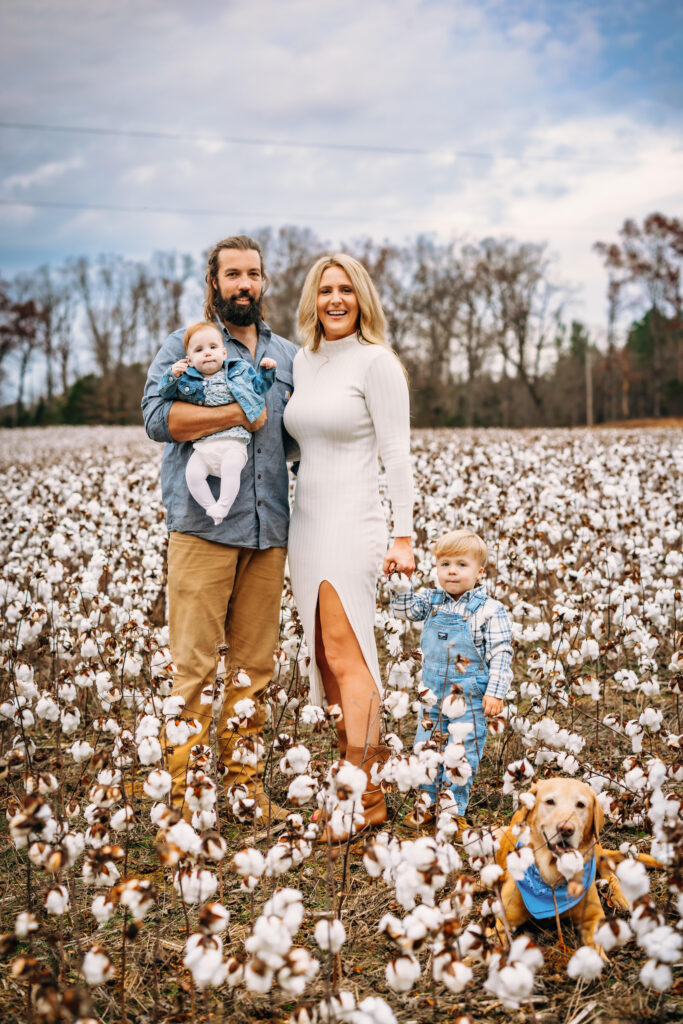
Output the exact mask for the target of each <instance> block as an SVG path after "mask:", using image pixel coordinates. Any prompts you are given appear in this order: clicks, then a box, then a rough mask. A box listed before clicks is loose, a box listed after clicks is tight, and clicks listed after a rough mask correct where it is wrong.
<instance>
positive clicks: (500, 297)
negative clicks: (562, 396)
mask: <svg viewBox="0 0 683 1024" xmlns="http://www.w3.org/2000/svg"><path fill="white" fill-rule="evenodd" d="M545 248H546V247H545V245H539V244H536V243H532V242H522V243H519V242H516V241H515V240H514V239H510V238H508V239H504V240H502V241H499V240H496V239H492V238H489V239H485V240H484V241H483V242H482V243H481V249H482V257H483V258H482V263H481V273H482V276H483V278H484V281H485V288H486V292H487V302H488V307H489V313H490V315H491V317H492V329H493V332H494V337H495V340H496V344H497V347H498V350H499V351H500V354H501V356H502V357H503V375H504V376H505V375H506V373H507V367H508V366H511V367H512V369H513V370H514V372H515V374H516V376H517V379H518V380H519V381H520V382H521V383H522V384H523V385H524V387H525V389H526V391H527V392H528V394H529V396H530V397H531V400H532V402H533V405H534V407H535V410H536V413H537V416H538V417H539V419H541V418H542V417H543V414H544V406H543V396H542V393H541V388H540V378H541V372H542V358H543V354H544V351H545V349H546V348H547V347H548V345H549V343H550V342H551V341H552V340H553V338H554V336H555V333H556V331H557V325H558V323H559V320H560V316H561V313H562V305H563V299H564V294H563V290H562V289H561V288H560V286H558V285H557V284H555V283H553V282H552V281H551V280H550V277H549V268H550V261H549V259H548V257H547V256H546V253H545Z"/></svg>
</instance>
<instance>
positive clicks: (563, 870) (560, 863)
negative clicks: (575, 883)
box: [557, 850, 583, 881]
mask: <svg viewBox="0 0 683 1024" xmlns="http://www.w3.org/2000/svg"><path fill="white" fill-rule="evenodd" d="M557 870H558V871H559V872H560V874H561V875H562V877H563V878H566V879H567V881H569V879H570V878H574V876H575V875H578V874H581V873H582V872H583V857H582V856H581V854H580V853H579V851H578V850H568V851H567V853H563V854H562V855H561V856H560V857H558V858H557Z"/></svg>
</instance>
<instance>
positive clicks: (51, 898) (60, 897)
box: [45, 885, 71, 915]
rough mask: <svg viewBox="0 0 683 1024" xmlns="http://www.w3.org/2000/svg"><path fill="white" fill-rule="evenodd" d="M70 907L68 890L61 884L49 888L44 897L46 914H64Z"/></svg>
mask: <svg viewBox="0 0 683 1024" xmlns="http://www.w3.org/2000/svg"><path fill="white" fill-rule="evenodd" d="M70 908H71V904H70V902H69V892H68V890H67V889H66V887H65V886H63V885H56V886H54V888H52V889H50V891H49V892H48V894H47V896H46V897H45V909H46V910H47V912H48V914H57V915H61V914H66V913H67V912H68V911H69V910H70Z"/></svg>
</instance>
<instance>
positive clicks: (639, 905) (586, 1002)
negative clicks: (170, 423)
mask: <svg viewBox="0 0 683 1024" xmlns="http://www.w3.org/2000/svg"><path fill="white" fill-rule="evenodd" d="M2 441H3V446H2V451H3V455H2V456H1V461H2V472H3V476H4V481H3V488H2V498H1V499H0V501H1V502H2V513H1V522H2V534H1V536H0V548H1V551H2V562H3V566H4V573H3V583H2V588H1V589H0V616H1V621H2V633H1V642H2V652H1V659H2V660H1V666H2V667H1V670H0V775H1V777H2V781H1V783H0V785H2V789H3V805H4V815H3V820H2V824H1V826H0V829H1V831H0V857H1V861H0V863H1V864H2V871H1V873H0V931H1V932H2V933H3V934H2V935H1V936H0V947H1V951H2V960H1V961H0V985H1V986H2V996H1V997H0V999H1V1002H2V1006H3V1017H4V1019H7V1020H32V1021H36V1022H38V1021H45V1022H51V1021H61V1020H65V1021H80V1022H82V1024H84V1022H86V1021H91V1020H95V1021H102V1022H105V1021H113V1020H129V1021H140V1022H142V1021H162V1020H168V1021H171V1020H173V1021H182V1020H197V1021H199V1020H208V1019H210V1018H212V1019H216V1020H224V1021H226V1022H227V1021H247V1020H254V1019H276V1020H279V1021H291V1022H293V1024H305V1022H314V1021H326V1022H327V1021H350V1022H353V1024H389V1022H392V1021H405V1022H407V1021H417V1020H419V1021H423V1020H424V1021H432V1020H454V1019H460V1020H461V1021H463V1022H464V1021H471V1022H475V1021H490V1020H497V1019H501V1020H504V1019H511V1020H514V1019H534V1020H537V1021H544V1020H547V1021H550V1020H557V1019H565V1016H566V1019H567V1020H569V1019H571V1017H572V1015H575V1019H576V1020H578V1019H579V1015H580V1014H581V1020H586V1021H588V1020H591V1021H593V1020H595V1021H599V1020H605V1021H607V1020H616V1019H618V1020H634V1021H635V1020H649V1019H652V1020H655V1019H657V1020H662V1019H666V1018H667V1015H668V1016H669V1017H671V1019H676V1018H678V1017H679V1016H680V1013H681V1002H680V999H681V997H680V992H681V989H682V988H683V982H682V980H681V973H680V965H681V962H682V960H683V923H682V921H683V871H682V868H683V814H682V811H681V793H682V792H683V786H682V782H683V763H682V762H683V758H682V755H681V745H682V744H683V725H682V724H681V706H680V704H681V696H682V694H683V644H682V642H681V616H682V608H681V589H680V588H681V569H682V563H683V550H682V544H681V540H682V533H683V488H682V486H681V481H682V480H683V432H682V431H680V430H668V431H665V430H650V431H645V432H635V431H625V430H624V431H620V432H619V431H607V430H600V431H594V432H584V431H576V432H569V431H547V432H540V431H525V432H518V433H511V432H502V431H501V432H496V431H487V432H476V431H473V432H467V431H453V432H451V431H424V432H418V433H417V434H416V435H415V437H414V443H413V452H414V464H415V474H416V485H417V486H416V519H415V524H416V539H417V551H416V553H417V560H418V568H417V573H416V582H417V584H418V585H420V584H426V585H428V584H430V581H431V573H432V566H433V561H432V557H431V554H430V547H431V544H432V542H433V541H434V540H435V539H436V537H437V536H438V535H439V534H440V533H442V532H444V531H445V530H447V529H450V528H452V527H453V526H454V525H459V526H470V527H472V528H474V529H475V530H477V532H479V533H481V534H482V536H483V537H484V538H485V540H486V541H487V542H488V545H489V552H490V560H489V567H488V570H487V580H488V587H489V589H490V591H491V593H493V594H494V596H496V597H497V598H499V599H500V600H501V601H503V602H504V603H505V604H506V606H507V607H508V608H509V610H510V612H511V615H512V617H513V621H514V636H515V641H516V652H515V663H514V674H515V680H514V684H513V687H512V688H511V690H510V691H509V693H508V696H507V699H506V706H505V712H504V714H503V716H502V717H501V718H500V719H497V720H493V721H492V722H491V723H490V732H491V736H490V738H489V743H488V746H487V751H486V754H485V757H484V761H483V762H482V765H481V770H480V774H479V776H478V778H477V781H476V783H475V786H474V789H473V795H472V801H471V804H470V808H469V809H468V822H469V825H470V828H469V829H468V830H467V831H465V832H464V833H463V834H462V835H461V836H458V834H457V829H456V826H455V824H454V820H453V817H452V816H451V815H450V814H449V813H448V807H447V806H446V803H447V801H444V804H443V806H441V807H440V808H439V812H440V813H439V814H438V815H437V819H436V824H435V826H433V827H432V829H431V831H430V832H425V834H424V835H419V834H416V833H415V832H412V833H409V832H408V830H407V829H405V828H404V827H403V825H402V820H403V818H404V817H405V814H406V812H407V811H408V810H410V808H411V807H412V805H413V803H414V801H415V798H416V795H417V791H418V788H419V786H420V785H421V783H423V782H424V781H425V778H426V776H425V772H428V771H429V770H435V769H434V768H433V767H432V768H431V769H430V768H428V767H427V766H426V765H425V763H424V762H423V761H422V760H421V759H420V758H417V757H415V756H414V755H413V754H412V736H413V733H414V731H415V725H416V712H417V695H418V692H419V687H420V663H419V651H418V650H417V648H418V645H419V631H418V630H417V628H416V627H415V626H411V625H410V624H406V623H404V622H400V621H398V620H396V619H393V618H391V616H390V614H389V602H388V592H387V589H386V586H385V585H383V584H382V585H380V587H379V589H378V604H377V622H376V624H377V639H378V644H379V646H380V650H381V652H382V653H381V660H382V663H383V665H384V671H385V677H386V682H387V689H386V694H385V709H384V714H385V734H386V738H387V743H388V744H389V746H390V747H391V751H392V756H391V757H390V759H389V760H388V761H387V763H386V764H385V765H384V767H383V768H382V769H381V773H380V780H381V781H382V783H383V787H384V788H385V789H386V793H387V802H388V804H389V812H390V813H389V821H388V822H387V825H386V826H384V827H383V828H382V830H381V831H378V832H375V833H372V834H371V835H370V836H369V837H368V838H367V839H365V840H362V841H359V842H357V843H351V844H348V845H347V846H346V847H344V848H343V849H342V850H341V852H340V853H339V854H338V855H337V856H332V854H331V853H330V851H329V850H328V849H327V847H325V846H321V845H316V843H315V834H316V826H315V825H312V824H311V822H310V818H311V812H312V811H313V810H314V809H315V808H316V807H318V806H325V807H326V809H327V811H328V813H330V814H335V813H337V814H340V815H342V817H343V816H344V815H347V816H348V815H351V816H352V815H353V813H354V803H355V802H356V801H357V799H358V797H359V794H360V792H362V787H363V785H364V781H363V780H364V777H363V779H361V781H360V782H359V780H358V778H357V777H356V776H357V774H358V773H357V771H356V770H355V769H352V768H351V770H350V771H349V770H348V768H350V767H351V766H348V767H344V766H343V765H342V766H341V767H340V766H339V765H334V757H335V748H334V745H333V743H332V737H333V735H334V726H333V723H332V721H331V720H330V719H329V718H328V716H327V714H326V713H325V712H323V711H321V710H320V709H318V708H316V707H313V706H311V705H310V704H308V701H307V682H306V673H307V670H306V650H305V647H304V646H303V644H302V637H301V629H300V625H299V622H298V618H297V615H296V609H295V608H294V607H293V605H292V597H291V593H290V592H289V591H288V590H287V589H285V592H284V594H283V600H282V616H281V635H280V646H279V648H278V650H277V651H275V652H274V662H273V682H272V684H271V687H270V688H269V690H268V693H267V701H268V706H269V709H270V722H271V724H270V726H269V729H268V731H267V733H266V735H265V737H264V739H265V744H264V748H263V750H262V751H259V752H258V753H260V754H261V755H262V757H263V761H264V769H265V779H266V787H267V788H269V789H270V790H271V791H272V793H273V798H274V799H276V800H278V802H280V803H283V804H285V805H286V806H287V807H288V808H289V809H290V810H291V814H290V816H289V818H288V821H287V824H286V827H285V828H284V829H283V830H281V831H279V832H277V834H275V832H274V831H273V832H271V828H270V827H269V824H268V822H266V821H264V820H263V818H262V817H260V809H259V808H258V807H256V806H254V804H253V801H251V800H249V798H248V793H246V792H244V791H243V792H235V789H239V787H233V790H231V791H229V792H226V790H225V787H224V786H223V785H222V782H221V778H222V771H221V767H222V766H221V765H220V764H217V763H216V761H215V757H214V750H213V748H212V747H211V746H207V747H200V748H195V749H194V750H193V773H194V774H193V776H192V785H191V786H190V787H189V788H188V795H187V802H188V805H189V807H190V808H191V810H192V811H193V818H192V825H190V824H189V823H187V822H185V821H182V820H180V821H178V820H177V815H176V816H175V817H174V815H173V814H172V813H171V812H170V810H169V807H168V806H167V803H166V801H167V800H168V792H169V789H170V776H169V774H168V772H167V771H166V770H165V750H164V743H163V736H164V728H165V730H166V732H165V735H166V736H167V737H170V736H172V735H173V729H174V728H175V729H176V730H180V731H181V732H182V731H183V730H189V733H187V732H186V733H185V734H191V732H192V728H193V723H192V722H191V721H190V722H186V721H185V720H184V719H183V716H182V705H179V704H178V699H177V698H173V697H171V691H172V680H173V672H174V667H173V664H172V661H171V656H170V652H169V649H168V632H167V628H166V625H165V600H164V586H165V548H166V536H167V535H166V527H165V517H164V510H163V507H162V504H161V497H160V489H159V466H160V458H161V450H160V448H159V447H158V446H156V445H154V444H153V443H152V442H150V441H149V440H147V438H146V437H145V435H144V433H143V432H142V430H141V429H138V428H55V429H51V430H45V431H39V430H30V431H29V430H26V431H20V430H18V431H11V432H10V431H4V432H3V436H2ZM241 668H242V667H241V666H230V665H229V664H224V663H223V662H222V661H221V660H220V659H219V663H218V670H219V671H218V673H217V681H216V686H215V688H214V692H213V693H211V694H208V695H207V704H208V705H211V706H212V708H213V712H214V714H217V712H218V711H219V709H220V702H221V700H222V695H223V693H224V692H225V687H227V686H237V687H238V688H239V686H240V669H241ZM244 703H249V702H244ZM463 706H464V705H463ZM252 710H253V709H252ZM236 712H237V715H238V716H240V715H243V716H244V717H245V718H248V716H249V714H250V709H249V708H248V707H244V708H241V707H240V704H239V703H238V705H237V708H236ZM331 715H332V718H333V717H334V709H332V710H331ZM456 717H457V716H456ZM235 728H236V729H238V728H239V722H237V723H235ZM169 729H170V730H171V731H170V733H169ZM455 734H457V729H456V730H455ZM455 734H454V738H453V740H452V742H450V743H449V744H448V746H447V747H446V748H445V750H444V751H443V752H442V753H439V754H437V755H436V757H437V759H442V760H443V759H445V763H446V764H447V765H448V768H449V771H451V772H453V773H455V775H456V776H457V771H458V768H459V765H461V764H462V759H463V755H462V749H461V747H462V745H461V744H459V743H458V742H457V738H456V736H455ZM333 765H334V766H333ZM362 774H363V773H362V772H361V773H360V775H361V776H362ZM553 775H561V776H565V777H574V778H576V779H581V780H583V781H585V782H588V783H589V784H590V786H591V787H592V788H593V790H594V792H595V793H596V794H597V798H598V801H599V803H600V805H601V807H602V809H603V811H604V814H605V821H606V824H605V828H604V831H603V835H602V837H601V839H602V842H603V845H604V846H605V847H607V848H609V849H611V850H616V851H618V852H619V854H620V858H621V862H620V863H619V865H618V867H617V869H616V873H617V876H618V878H619V881H620V884H621V887H622V889H623V891H624V893H625V895H626V897H627V898H628V901H629V902H630V904H631V907H630V910H627V911H619V912H617V910H616V908H615V907H614V906H610V893H609V891H608V890H607V888H605V890H604V892H603V896H604V905H605V912H606V915H607V922H606V923H605V924H604V925H603V926H602V928H601V929H600V934H599V937H598V942H599V945H600V947H601V949H602V950H603V951H604V953H603V954H602V955H601V953H600V952H599V951H598V950H596V949H595V948H594V947H592V946H591V947H589V946H582V945H581V941H580V938H579V935H578V932H577V931H574V930H573V929H572V927H571V926H570V925H567V924H565V922H564V921H563V922H562V928H561V933H560V934H558V930H557V927H556V924H555V922H554V921H550V922H549V923H547V926H546V927H545V928H544V929H543V930H542V931H541V930H539V929H534V928H530V929H526V930H524V929H523V930H521V931H520V932H519V933H518V934H517V936H513V937H512V938H513V941H512V944H511V945H510V946H509V948H505V949H504V948H503V947H501V946H500V945H499V941H498V938H497V935H496V931H495V927H494V925H495V921H496V918H498V917H500V915H501V904H500V898H499V897H500V885H501V874H502V872H501V871H500V869H499V868H497V867H496V865H495V852H496V846H497V842H498V840H497V838H496V835H495V833H494V832H493V831H492V830H493V828H494V827H495V826H497V825H504V824H506V823H507V822H508V821H509V819H510V817H511V815H512V812H513V810H514V809H515V808H516V807H517V806H518V805H519V801H520V799H521V800H522V801H524V800H529V799H532V800H533V797H530V796H529V790H530V786H531V785H532V783H533V782H534V780H537V779H541V778H546V777H548V776H553ZM359 785H360V790H359V789H358V787H359ZM442 799H443V798H442ZM523 849H528V847H525V848H523ZM642 853H647V854H651V855H652V857H654V858H655V859H656V860H657V861H659V862H660V863H661V865H662V867H661V868H658V869H655V870H646V869H645V866H644V865H643V863H641V862H640V861H638V860H637V859H636V857H637V855H638V854H642ZM574 870H575V868H574ZM567 877H569V875H568V876H567ZM589 1007H590V1009H588V1008H589ZM570 1010H571V1013H570ZM584 1011H585V1012H584ZM558 1013H560V1014H562V1016H561V1017H558ZM601 1014H604V1016H601ZM610 1014H611V1016H610ZM516 1015H517V1016H516Z"/></svg>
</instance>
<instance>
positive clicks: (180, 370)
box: [171, 359, 190, 377]
mask: <svg viewBox="0 0 683 1024" xmlns="http://www.w3.org/2000/svg"><path fill="white" fill-rule="evenodd" d="M189 365H190V363H189V360H187V359H179V360H178V362H177V363H174V364H173V366H172V367H171V373H172V374H173V376H174V377H182V375H183V374H184V373H185V370H186V369H187V368H188V366H189Z"/></svg>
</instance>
